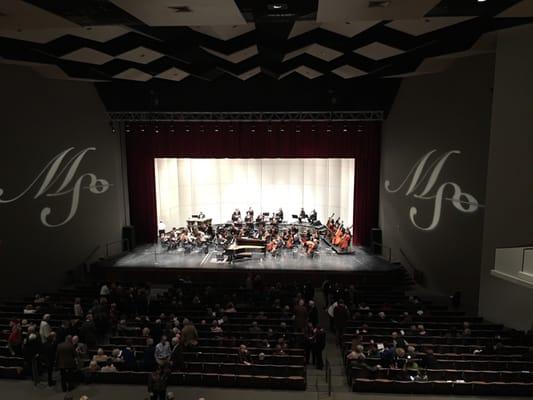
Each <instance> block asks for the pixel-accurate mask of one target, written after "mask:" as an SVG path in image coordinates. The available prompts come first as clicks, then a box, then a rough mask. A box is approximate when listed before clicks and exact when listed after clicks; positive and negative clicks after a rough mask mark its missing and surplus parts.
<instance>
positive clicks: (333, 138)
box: [126, 122, 381, 244]
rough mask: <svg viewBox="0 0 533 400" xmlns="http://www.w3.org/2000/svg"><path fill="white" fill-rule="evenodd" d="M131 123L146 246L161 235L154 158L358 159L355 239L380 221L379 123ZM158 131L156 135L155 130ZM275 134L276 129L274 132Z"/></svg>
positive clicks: (132, 182)
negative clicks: (157, 213)
mask: <svg viewBox="0 0 533 400" xmlns="http://www.w3.org/2000/svg"><path fill="white" fill-rule="evenodd" d="M280 124H281V123H279V122H277V123H268V122H235V123H229V122H228V123H215V122H211V123H165V124H161V123H160V124H157V125H155V124H150V125H147V124H130V125H129V126H128V130H130V133H128V134H127V135H126V147H127V159H128V186H129V195H130V196H129V197H130V215H131V222H132V224H133V225H134V226H135V228H136V233H137V239H138V241H140V242H153V240H154V239H155V236H156V199H155V182H154V158H157V157H179V158H187V157H189V158H225V157H228V158H329V157H339V158H354V159H355V195H354V227H355V237H354V240H355V242H356V243H358V244H369V242H370V230H371V228H373V227H375V226H376V225H377V222H378V196H379V150H380V129H381V124H380V123H378V122H349V123H341V122H337V123H326V122H321V123H311V122H285V123H283V124H281V125H280ZM156 130H157V131H158V133H156V132H155V131H156ZM269 130H270V131H269Z"/></svg>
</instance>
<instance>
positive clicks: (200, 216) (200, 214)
mask: <svg viewBox="0 0 533 400" xmlns="http://www.w3.org/2000/svg"><path fill="white" fill-rule="evenodd" d="M204 218H205V214H204V212H203V211H200V212H199V213H198V219H204Z"/></svg>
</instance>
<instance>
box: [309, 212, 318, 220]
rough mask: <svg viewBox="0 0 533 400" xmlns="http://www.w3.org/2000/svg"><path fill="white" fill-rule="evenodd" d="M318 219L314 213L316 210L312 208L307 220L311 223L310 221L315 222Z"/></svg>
mask: <svg viewBox="0 0 533 400" xmlns="http://www.w3.org/2000/svg"><path fill="white" fill-rule="evenodd" d="M317 219H318V215H317V213H316V210H315V209H314V208H313V211H311V214H310V215H309V222H310V223H311V224H312V223H315V222H316V221H317Z"/></svg>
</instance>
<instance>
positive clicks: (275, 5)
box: [267, 3, 289, 11]
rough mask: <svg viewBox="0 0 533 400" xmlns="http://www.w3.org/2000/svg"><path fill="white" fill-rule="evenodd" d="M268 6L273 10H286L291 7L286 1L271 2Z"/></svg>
mask: <svg viewBox="0 0 533 400" xmlns="http://www.w3.org/2000/svg"><path fill="white" fill-rule="evenodd" d="M267 8H268V9H269V10H271V11H284V10H287V9H288V8H289V6H288V5H287V4H286V3H271V4H268V5H267Z"/></svg>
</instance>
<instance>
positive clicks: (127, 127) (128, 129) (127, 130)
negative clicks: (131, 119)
mask: <svg viewBox="0 0 533 400" xmlns="http://www.w3.org/2000/svg"><path fill="white" fill-rule="evenodd" d="M124 129H125V130H126V133H130V132H131V129H130V125H129V124H126V126H125V128H124Z"/></svg>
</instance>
